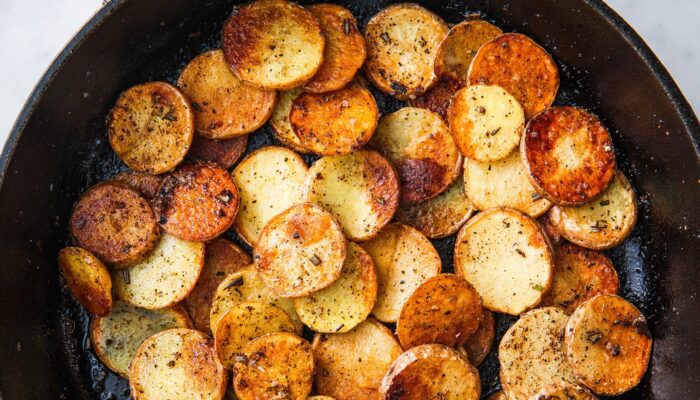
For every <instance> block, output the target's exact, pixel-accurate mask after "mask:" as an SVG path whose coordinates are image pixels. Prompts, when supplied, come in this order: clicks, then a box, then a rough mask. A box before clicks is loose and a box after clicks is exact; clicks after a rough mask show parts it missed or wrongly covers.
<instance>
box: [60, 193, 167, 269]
mask: <svg viewBox="0 0 700 400" xmlns="http://www.w3.org/2000/svg"><path fill="white" fill-rule="evenodd" d="M69 225H70V233H71V235H72V236H73V238H74V239H75V241H76V242H77V243H78V246H80V247H83V248H84V249H86V250H88V251H90V252H92V253H94V254H95V255H96V256H97V257H99V258H100V259H101V260H103V261H105V262H107V263H110V264H113V265H115V266H117V267H123V266H124V265H126V264H129V263H132V262H135V261H137V260H139V259H141V258H143V257H144V256H145V255H146V254H147V253H148V252H149V251H151V249H153V247H155V245H156V243H157V241H158V235H159V233H160V230H159V229H158V222H157V220H156V214H155V213H154V212H153V210H152V209H151V206H150V205H149V204H148V202H147V201H146V200H145V199H144V198H143V197H141V196H140V195H139V194H138V193H137V192H136V190H134V189H132V188H130V187H128V186H127V185H125V184H123V183H119V182H104V183H100V184H98V185H96V186H93V187H92V188H90V189H89V190H88V191H87V192H85V193H84V194H83V195H82V196H81V197H80V200H78V202H77V203H75V205H74V206H73V213H72V214H71V216H70V222H69Z"/></svg>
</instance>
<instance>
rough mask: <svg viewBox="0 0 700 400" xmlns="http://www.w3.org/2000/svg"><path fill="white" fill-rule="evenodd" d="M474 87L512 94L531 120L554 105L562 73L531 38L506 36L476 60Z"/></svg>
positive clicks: (471, 76)
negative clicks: (497, 88)
mask: <svg viewBox="0 0 700 400" xmlns="http://www.w3.org/2000/svg"><path fill="white" fill-rule="evenodd" d="M467 77H468V78H467V80H468V81H469V84H470V85H498V86H500V87H502V88H503V89H505V90H506V91H507V92H508V93H510V94H512V95H513V96H514V97H515V98H516V99H517V100H518V103H520V105H521V106H522V107H523V110H524V111H525V119H528V120H529V119H530V118H532V117H533V116H535V115H536V114H537V113H539V112H540V111H542V110H544V109H545V108H547V107H549V106H551V105H552V102H554V98H555V97H556V95H557V90H559V70H558V69H557V65H556V64H555V63H554V60H552V57H550V55H549V54H547V52H546V51H545V50H544V49H543V48H542V47H540V45H538V44H537V43H535V42H534V41H533V40H532V39H530V38H529V37H527V36H525V35H522V34H520V33H506V34H505V35H501V36H498V37H497V38H495V39H493V40H490V41H488V42H486V43H484V44H483V45H482V46H481V47H480V48H479V50H478V51H477V52H476V55H475V56H474V59H473V60H472V62H471V64H470V66H469V71H468V73H467Z"/></svg>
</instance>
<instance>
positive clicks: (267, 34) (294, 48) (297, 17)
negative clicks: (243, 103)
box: [222, 0, 325, 89]
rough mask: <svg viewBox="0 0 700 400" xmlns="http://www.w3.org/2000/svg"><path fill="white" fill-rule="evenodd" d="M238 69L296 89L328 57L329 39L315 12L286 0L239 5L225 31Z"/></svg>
mask: <svg viewBox="0 0 700 400" xmlns="http://www.w3.org/2000/svg"><path fill="white" fill-rule="evenodd" d="M222 38H223V39H222V42H223V48H224V54H225V55H226V60H227V61H228V62H229V64H231V67H232V68H233V71H234V72H235V73H236V75H238V77H240V78H241V79H243V80H244V81H247V82H250V83H252V84H253V85H255V86H258V87H261V88H264V89H291V88H294V87H297V86H301V85H302V84H304V82H306V81H308V80H309V79H311V77H313V76H314V74H315V73H316V71H318V69H319V68H320V67H321V63H322V62H323V49H324V43H325V39H324V37H323V33H322V32H321V28H320V26H319V24H318V22H317V21H316V18H315V17H314V15H313V14H312V13H311V12H309V11H308V10H306V9H304V8H302V7H301V6H299V5H297V4H296V3H291V2H288V1H286V0H255V1H253V2H252V3H248V4H246V5H244V6H242V7H240V8H238V9H236V10H235V11H234V13H233V14H232V15H231V16H230V17H229V18H228V20H226V23H225V25H224V30H223V33H222Z"/></svg>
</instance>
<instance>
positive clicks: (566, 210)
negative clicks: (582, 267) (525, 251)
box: [549, 171, 637, 250]
mask: <svg viewBox="0 0 700 400" xmlns="http://www.w3.org/2000/svg"><path fill="white" fill-rule="evenodd" d="M549 220H550V222H551V223H552V225H554V226H555V227H556V228H557V229H558V230H559V232H560V233H561V235H562V236H564V237H565V238H566V239H568V240H569V241H571V242H573V243H576V244H578V245H579V246H583V247H587V248H590V249H596V250H603V249H609V248H611V247H615V246H617V245H618V244H620V243H622V242H623V241H624V240H625V239H626V238H627V236H629V234H630V233H632V229H634V225H635V224H636V223H637V196H636V195H635V193H634V189H632V186H630V183H629V181H628V180H627V178H625V176H624V175H623V174H622V172H619V171H618V172H617V174H616V175H615V178H614V179H613V181H612V182H611V183H610V186H608V188H607V189H606V190H605V191H604V192H603V194H601V195H600V197H598V198H597V199H595V200H593V201H592V202H590V203H588V204H584V205H582V206H578V207H564V206H554V207H552V210H551V211H550V212H549Z"/></svg>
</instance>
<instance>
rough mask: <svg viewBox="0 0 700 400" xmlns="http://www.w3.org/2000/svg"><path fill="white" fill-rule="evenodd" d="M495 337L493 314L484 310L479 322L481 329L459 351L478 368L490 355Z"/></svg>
mask: <svg viewBox="0 0 700 400" xmlns="http://www.w3.org/2000/svg"><path fill="white" fill-rule="evenodd" d="M495 336H496V329H495V325H494V319H493V313H492V312H491V311H489V310H486V309H483V313H482V314H481V320H480V321H479V328H478V329H477V330H476V332H474V334H472V335H471V336H470V337H469V339H467V341H466V342H464V344H463V345H462V346H460V347H458V348H457V351H459V352H460V353H461V354H462V355H463V356H465V357H467V360H469V362H470V363H471V364H472V365H473V366H475V367H478V366H479V364H481V363H482V362H483V361H484V360H485V359H486V356H488V355H489V352H490V351H491V347H492V346H493V339H494V337H495Z"/></svg>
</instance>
